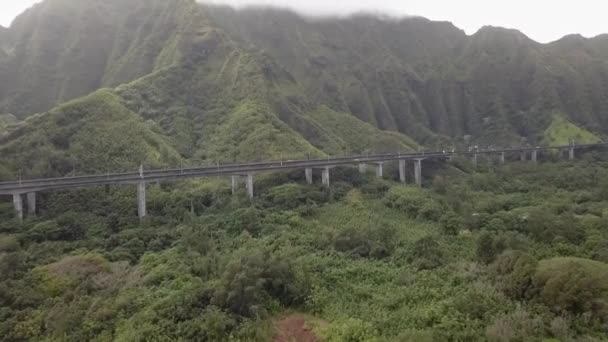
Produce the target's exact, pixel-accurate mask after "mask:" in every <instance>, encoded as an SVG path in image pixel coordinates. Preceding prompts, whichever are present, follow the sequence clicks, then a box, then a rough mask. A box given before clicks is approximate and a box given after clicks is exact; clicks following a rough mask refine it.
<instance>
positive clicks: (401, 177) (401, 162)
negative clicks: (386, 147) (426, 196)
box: [399, 160, 407, 184]
mask: <svg viewBox="0 0 608 342" xmlns="http://www.w3.org/2000/svg"><path fill="white" fill-rule="evenodd" d="M399 180H400V181H401V183H404V184H405V183H406V181H407V180H406V179H405V160H399Z"/></svg>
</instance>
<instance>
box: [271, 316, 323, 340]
mask: <svg viewBox="0 0 608 342" xmlns="http://www.w3.org/2000/svg"><path fill="white" fill-rule="evenodd" d="M274 327H275V330H276V334H275V337H274V339H273V342H320V341H321V340H320V339H319V338H318V337H317V336H315V333H314V332H313V329H312V327H311V326H310V325H309V324H307V319H306V316H304V315H302V314H292V315H288V316H284V317H281V318H278V319H276V320H275V321H274Z"/></svg>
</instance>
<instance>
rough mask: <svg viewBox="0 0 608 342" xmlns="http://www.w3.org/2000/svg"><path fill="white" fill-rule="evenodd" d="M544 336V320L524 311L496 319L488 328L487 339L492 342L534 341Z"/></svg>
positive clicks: (520, 310) (517, 311)
mask: <svg viewBox="0 0 608 342" xmlns="http://www.w3.org/2000/svg"><path fill="white" fill-rule="evenodd" d="M543 336H544V325H543V321H542V318H540V317H538V316H532V315H531V314H530V313H529V312H527V311H524V310H522V309H516V310H515V311H514V312H512V313H508V314H504V315H502V316H500V317H498V318H496V319H495V320H494V323H492V324H491V325H490V326H488V327H487V328H486V338H487V339H488V341H491V342H509V341H533V340H537V339H538V337H543Z"/></svg>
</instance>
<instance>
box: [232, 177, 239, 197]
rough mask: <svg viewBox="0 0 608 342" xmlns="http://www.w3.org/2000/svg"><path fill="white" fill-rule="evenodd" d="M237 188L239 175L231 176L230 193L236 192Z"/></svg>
mask: <svg viewBox="0 0 608 342" xmlns="http://www.w3.org/2000/svg"><path fill="white" fill-rule="evenodd" d="M238 189H239V176H236V175H235V176H232V194H233V195H234V194H236V192H237V191H238Z"/></svg>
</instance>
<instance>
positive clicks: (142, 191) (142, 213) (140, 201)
mask: <svg viewBox="0 0 608 342" xmlns="http://www.w3.org/2000/svg"><path fill="white" fill-rule="evenodd" d="M137 215H138V216H139V219H140V220H143V219H144V218H145V217H146V215H147V212H146V182H144V181H140V182H139V183H137Z"/></svg>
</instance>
